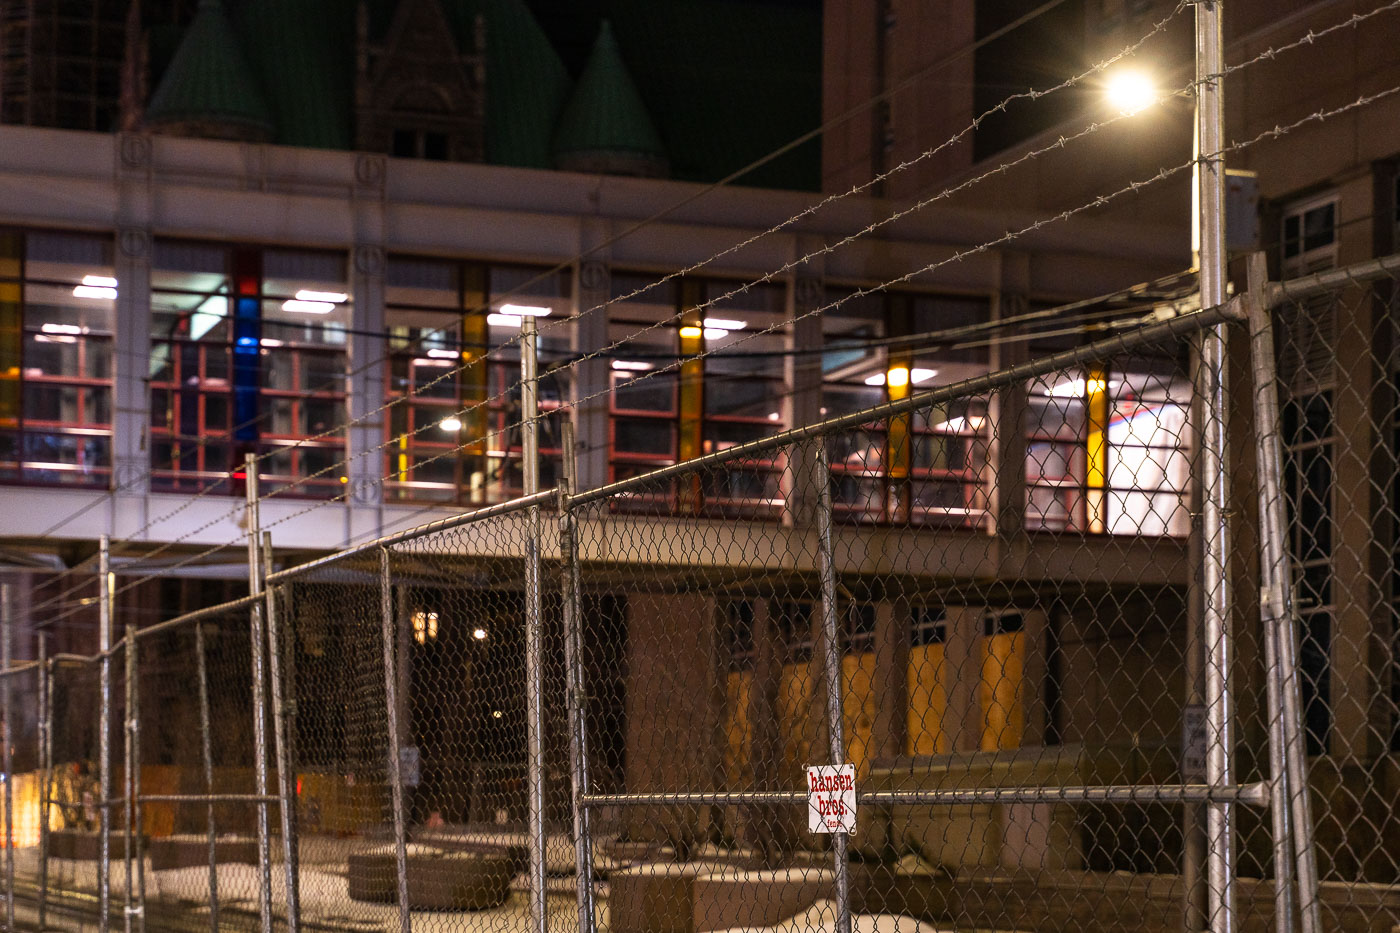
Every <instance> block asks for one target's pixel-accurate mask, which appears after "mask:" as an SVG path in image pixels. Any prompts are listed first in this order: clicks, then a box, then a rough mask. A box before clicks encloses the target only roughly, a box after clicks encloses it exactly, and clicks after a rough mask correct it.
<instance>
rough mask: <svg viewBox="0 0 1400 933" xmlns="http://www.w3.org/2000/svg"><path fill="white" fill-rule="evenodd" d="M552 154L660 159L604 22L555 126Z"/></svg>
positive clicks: (657, 141) (655, 137) (656, 139)
mask: <svg viewBox="0 0 1400 933" xmlns="http://www.w3.org/2000/svg"><path fill="white" fill-rule="evenodd" d="M554 151H555V152H558V153H570V152H613V153H627V154H637V155H647V156H658V157H662V158H664V157H665V155H666V148H665V146H664V145H663V144H662V142H661V136H660V135H659V134H658V133H657V132H656V126H655V124H653V123H652V120H651V114H649V113H648V112H647V107H646V104H645V103H643V102H642V95H641V94H640V93H639V92H638V90H637V84H636V82H635V81H633V80H632V75H631V73H630V72H629V71H628V70H627V65H626V63H625V62H623V60H622V51H621V50H620V49H619V48H618V47H617V38H616V37H615V36H614V35H613V30H612V24H611V23H609V22H608V21H607V20H603V24H602V28H601V29H599V31H598V40H597V41H596V42H595V43H594V44H593V51H592V52H591V53H589V56H588V63H587V64H586V65H585V66H584V68H583V74H581V75H579V79H578V85H577V87H575V88H574V94H573V97H572V98H571V99H570V100H569V104H568V106H567V107H566V108H565V109H564V115H563V117H562V118H561V119H560V121H559V129H558V132H557V134H556V135H555V141H554Z"/></svg>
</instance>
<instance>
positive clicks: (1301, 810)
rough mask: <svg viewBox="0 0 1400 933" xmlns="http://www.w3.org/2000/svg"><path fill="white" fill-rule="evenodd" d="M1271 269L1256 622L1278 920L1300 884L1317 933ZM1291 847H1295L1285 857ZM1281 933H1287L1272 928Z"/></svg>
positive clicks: (1259, 419) (1256, 269)
mask: <svg viewBox="0 0 1400 933" xmlns="http://www.w3.org/2000/svg"><path fill="white" fill-rule="evenodd" d="M1268 284H1269V271H1268V266H1267V263H1266V262H1265V259H1264V255H1263V254H1262V253H1256V254H1254V255H1253V256H1251V257H1250V260H1249V290H1248V292H1247V293H1246V295H1245V299H1246V301H1245V309H1246V312H1247V313H1248V315H1249V330H1250V353H1251V364H1252V366H1251V368H1252V370H1253V374H1254V437H1255V448H1254V450H1255V459H1256V462H1257V465H1258V473H1259V524H1260V528H1259V552H1260V553H1259V564H1260V568H1259V570H1260V575H1261V578H1262V584H1261V586H1260V599H1259V610H1260V621H1261V622H1262V624H1263V629H1264V632H1263V635H1264V650H1265V666H1266V668H1267V672H1266V684H1267V688H1268V704H1269V709H1268V720H1269V770H1270V779H1271V784H1272V787H1271V794H1270V807H1271V808H1272V814H1271V815H1272V819H1273V830H1274V885H1275V892H1274V899H1275V902H1276V906H1275V910H1276V911H1277V912H1278V915H1279V916H1280V918H1282V917H1283V916H1284V914H1285V911H1286V913H1287V917H1288V919H1290V920H1291V918H1292V906H1293V905H1292V899H1291V896H1292V891H1291V888H1292V885H1293V884H1294V882H1295V881H1296V883H1297V885H1298V905H1299V908H1300V913H1301V918H1302V930H1303V933H1319V931H1321V929H1322V918H1321V916H1320V911H1319V907H1318V887H1317V858H1316V855H1315V851H1314V849H1313V835H1312V829H1313V823H1312V806H1311V802H1310V800H1309V796H1308V780H1307V760H1306V749H1305V748H1304V743H1303V726H1302V716H1301V701H1300V699H1299V684H1300V682H1301V681H1300V679H1299V672H1298V652H1297V635H1296V628H1295V625H1294V619H1293V606H1294V602H1293V593H1292V574H1293V570H1292V567H1291V559H1290V557H1289V554H1288V546H1287V540H1288V538H1287V535H1288V516H1287V514H1286V511H1285V507H1284V499H1283V496H1284V492H1283V438H1282V436H1281V434H1280V420H1279V403H1278V372H1277V361H1276V357H1275V356H1274V329H1273V318H1272V316H1271V314H1270V311H1269V308H1268V306H1267V304H1266V302H1265V290H1266V288H1267V286H1268ZM1290 844H1291V846H1292V849H1291V851H1290ZM1277 927H1278V930H1279V931H1280V933H1285V931H1286V930H1289V929H1291V926H1290V927H1285V926H1284V925H1283V922H1282V919H1280V922H1279V923H1278V924H1277Z"/></svg>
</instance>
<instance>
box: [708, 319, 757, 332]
mask: <svg viewBox="0 0 1400 933" xmlns="http://www.w3.org/2000/svg"><path fill="white" fill-rule="evenodd" d="M705 326H706V327H718V328H719V329H720V330H743V329H744V328H745V327H748V326H749V325H748V324H747V323H746V322H744V321H735V320H731V319H730V318H723V317H707V318H705Z"/></svg>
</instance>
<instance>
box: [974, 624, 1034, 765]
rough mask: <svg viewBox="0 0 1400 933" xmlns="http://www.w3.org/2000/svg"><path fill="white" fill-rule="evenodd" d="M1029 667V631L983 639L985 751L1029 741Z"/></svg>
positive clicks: (981, 700)
mask: <svg viewBox="0 0 1400 933" xmlns="http://www.w3.org/2000/svg"><path fill="white" fill-rule="evenodd" d="M1025 667H1026V633H1025V632H1003V633H1001V634H998V635H988V636H984V637H983V638H982V678H981V683H980V684H979V685H978V690H977V700H978V705H979V706H980V707H981V710H982V743H981V748H982V751H984V752H994V751H997V750H999V749H1011V748H1020V747H1021V742H1022V741H1023V740H1024V739H1025V735H1026V707H1025V691H1024V680H1025Z"/></svg>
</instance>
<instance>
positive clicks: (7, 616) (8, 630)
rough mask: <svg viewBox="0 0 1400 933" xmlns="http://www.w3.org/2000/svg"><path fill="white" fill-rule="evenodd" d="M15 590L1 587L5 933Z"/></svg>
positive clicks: (9, 898) (10, 925)
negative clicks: (11, 673)
mask: <svg viewBox="0 0 1400 933" xmlns="http://www.w3.org/2000/svg"><path fill="white" fill-rule="evenodd" d="M13 601H14V587H13V586H12V585H11V584H10V583H8V582H6V583H0V669H3V670H4V672H5V675H4V681H5V683H4V685H3V690H4V693H0V728H3V730H4V734H5V749H4V753H3V755H0V768H4V770H5V782H4V783H5V929H7V930H11V931H13V930H14V928H15V793H14V781H13V780H11V779H10V776H11V774H12V773H13V768H12V766H11V760H10V750H11V748H12V747H13V745H14V739H15V733H14V722H13V721H12V720H11V719H10V713H11V709H10V698H11V694H13V693H14V690H13V688H12V687H11V686H10V662H11V661H12V657H11V650H10V649H11V647H12V640H13V638H14V624H15V619H14V605H13Z"/></svg>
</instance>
